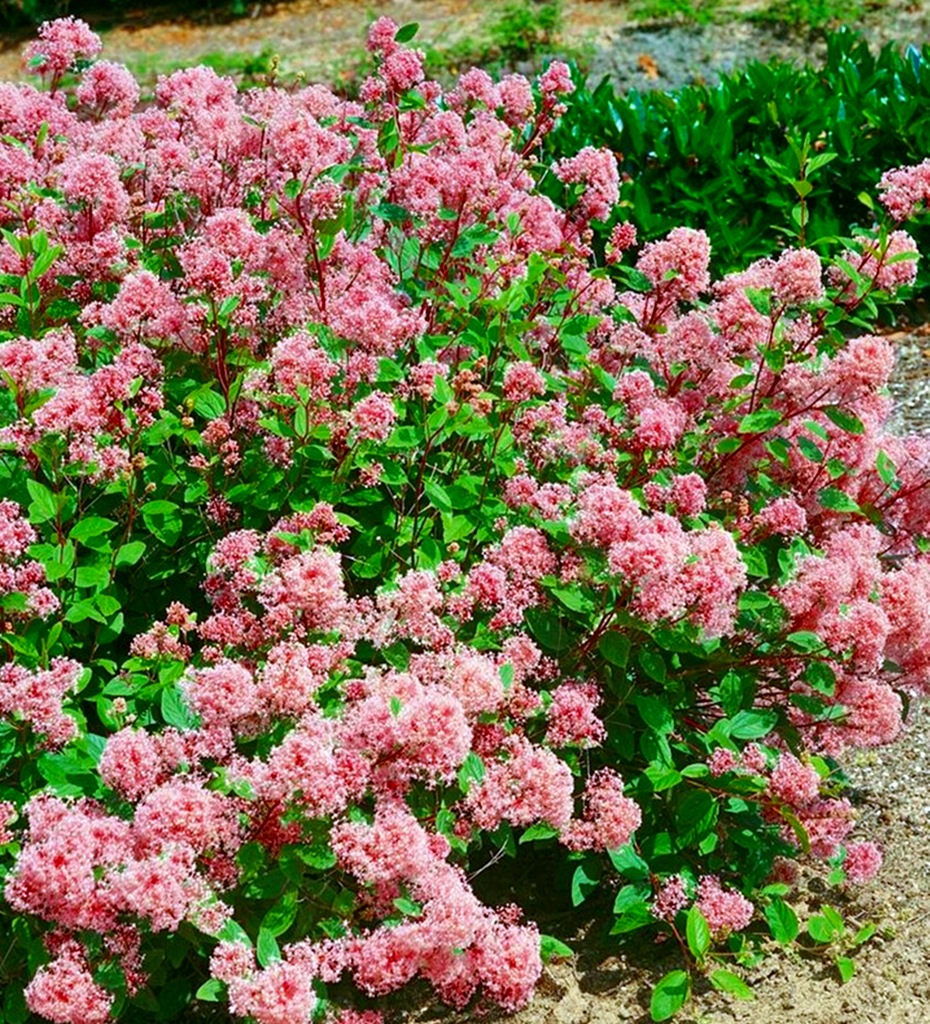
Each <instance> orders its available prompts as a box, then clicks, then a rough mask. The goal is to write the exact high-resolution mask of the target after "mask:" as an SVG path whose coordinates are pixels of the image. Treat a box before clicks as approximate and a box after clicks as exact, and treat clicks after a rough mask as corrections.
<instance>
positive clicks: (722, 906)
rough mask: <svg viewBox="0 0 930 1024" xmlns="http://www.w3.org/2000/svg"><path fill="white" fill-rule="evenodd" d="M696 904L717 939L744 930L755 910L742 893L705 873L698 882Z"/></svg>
mask: <svg viewBox="0 0 930 1024" xmlns="http://www.w3.org/2000/svg"><path fill="white" fill-rule="evenodd" d="M696 906H697V907H698V909H699V910H700V911H701V913H702V914H703V915H704V918H705V920H706V921H707V923H708V925H709V926H710V930H711V933H712V934H713V935H714V937H715V938H717V939H721V938H724V937H725V936H727V935H729V934H730V932H740V931H742V930H743V929H744V928H745V927H746V926H747V925H748V924H749V922H750V921H751V920H752V915H753V913H754V911H755V908H754V907H753V905H752V903H750V902H749V900H747V899H746V897H745V896H743V895H742V893H739V892H737V891H736V890H735V889H724V888H723V887H722V886H721V885H720V882H719V880H718V879H717V878H716V877H714V876H713V875H704V876H703V877H702V878H701V879H700V881H699V882H698V888H697V901H696Z"/></svg>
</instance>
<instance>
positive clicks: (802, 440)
mask: <svg viewBox="0 0 930 1024" xmlns="http://www.w3.org/2000/svg"><path fill="white" fill-rule="evenodd" d="M795 443H796V444H797V446H798V448H800V450H801V454H802V455H803V456H804V457H805V458H806V459H809V460H810V461H811V462H823V452H822V451H821V449H820V446H819V445H817V444H815V443H814V442H813V441H812V440H811V439H810V438H809V437H804V436H801V437H799V438H797V439H796V441H795Z"/></svg>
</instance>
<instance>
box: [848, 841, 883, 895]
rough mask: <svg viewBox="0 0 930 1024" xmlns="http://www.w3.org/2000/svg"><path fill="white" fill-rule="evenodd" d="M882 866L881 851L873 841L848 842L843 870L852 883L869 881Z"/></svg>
mask: <svg viewBox="0 0 930 1024" xmlns="http://www.w3.org/2000/svg"><path fill="white" fill-rule="evenodd" d="M881 866H882V851H881V850H880V849H879V847H878V846H877V845H876V844H875V843H868V842H866V843H848V844H847V846H846V857H845V859H844V860H843V871H845V872H846V878H847V879H848V880H849V881H850V882H851V883H852V884H853V885H864V884H865V883H866V882H870V881H871V880H872V879H873V878H874V877H875V876H876V875H877V874H878V870H879V868H880V867H881Z"/></svg>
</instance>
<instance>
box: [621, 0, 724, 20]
mask: <svg viewBox="0 0 930 1024" xmlns="http://www.w3.org/2000/svg"><path fill="white" fill-rule="evenodd" d="M718 8H719V0H633V3H632V4H630V7H629V11H628V13H629V16H630V17H631V18H632V19H633V20H634V21H641V22H649V21H668V20H670V19H675V20H679V21H689V22H694V23H695V24H698V25H706V24H708V23H710V22H712V21H714V20H715V19H716V18H717V15H718V13H719V11H718Z"/></svg>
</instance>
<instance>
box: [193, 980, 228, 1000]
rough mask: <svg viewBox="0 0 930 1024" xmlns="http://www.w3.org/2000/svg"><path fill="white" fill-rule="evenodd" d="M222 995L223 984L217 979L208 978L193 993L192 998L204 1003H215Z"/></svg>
mask: <svg viewBox="0 0 930 1024" xmlns="http://www.w3.org/2000/svg"><path fill="white" fill-rule="evenodd" d="M222 994H223V982H221V981H220V980H219V979H218V978H210V979H209V980H208V981H205V982H204V983H203V984H202V985H201V986H200V988H198V989H197V991H196V992H195V993H194V998H195V999H200V1000H202V1001H203V1002H205V1003H217V1002H219V999H220V996H221V995H222Z"/></svg>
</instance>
